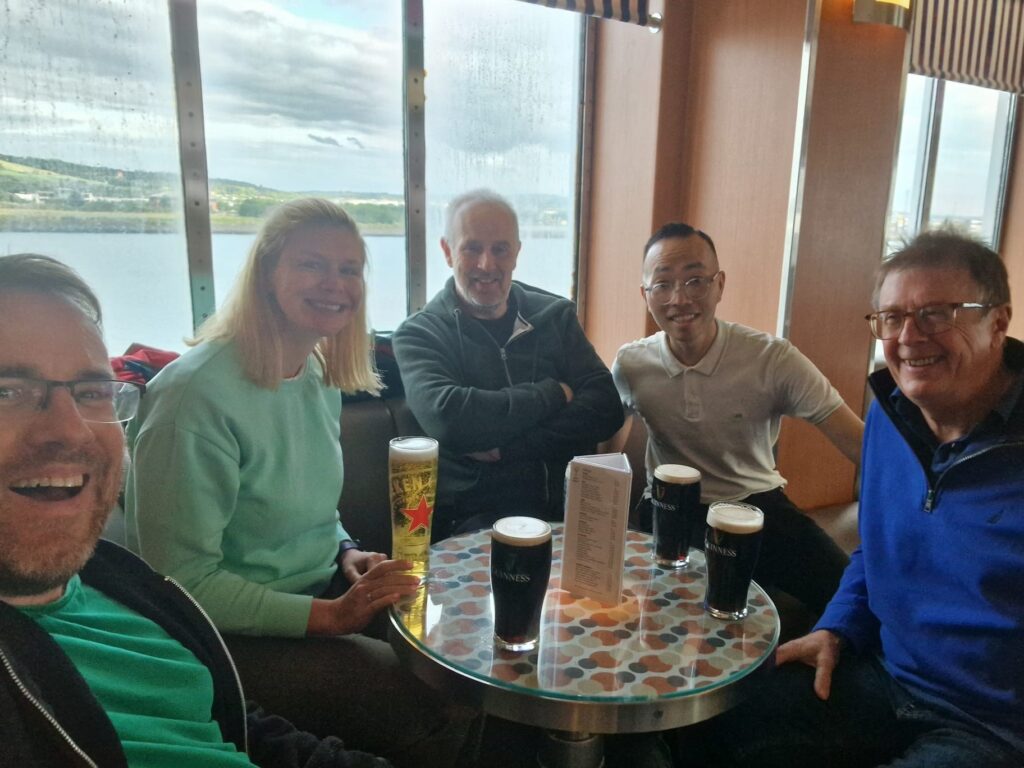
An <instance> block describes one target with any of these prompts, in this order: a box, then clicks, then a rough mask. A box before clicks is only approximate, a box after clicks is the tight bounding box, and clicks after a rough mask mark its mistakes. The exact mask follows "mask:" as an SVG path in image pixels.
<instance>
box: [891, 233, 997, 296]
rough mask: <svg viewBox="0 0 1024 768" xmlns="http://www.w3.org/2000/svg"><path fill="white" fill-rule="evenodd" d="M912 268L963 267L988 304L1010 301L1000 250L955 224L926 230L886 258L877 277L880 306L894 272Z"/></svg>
mask: <svg viewBox="0 0 1024 768" xmlns="http://www.w3.org/2000/svg"><path fill="white" fill-rule="evenodd" d="M909 269H961V270H963V271H965V272H967V273H968V274H970V276H971V279H972V280H974V282H975V283H977V285H978V287H979V288H981V293H982V295H981V296H980V297H979V298H980V299H981V301H983V302H984V303H986V304H996V305H1001V304H1009V303H1010V282H1009V280H1008V278H1007V276H1006V265H1004V264H1003V260H1002V259H1001V258H999V254H998V253H996V252H995V251H993V250H992V249H991V248H989V247H988V246H986V245H985V244H984V243H983V242H981V241H980V240H977V239H975V238H973V237H971V236H970V235H967V234H965V233H963V232H960V231H958V230H956V229H953V228H943V229H936V230H932V231H929V232H922V233H921V234H919V235H918V236H917V237H915V238H914V239H913V240H911V241H910V242H909V243H907V244H906V245H904V246H903V248H901V249H900V250H899V251H897V252H896V253H894V254H893V255H892V256H890V257H889V258H888V259H886V260H885V261H883V262H882V266H881V267H879V268H878V273H877V276H876V277H875V290H874V293H873V294H872V297H871V301H872V304H873V305H874V306H875V307H876V308H877V307H878V294H879V292H880V291H881V290H882V283H884V282H885V279H886V278H887V277H888V276H889V275H891V274H892V273H893V272H903V271H905V270H909Z"/></svg>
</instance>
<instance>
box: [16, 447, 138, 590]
mask: <svg viewBox="0 0 1024 768" xmlns="http://www.w3.org/2000/svg"><path fill="white" fill-rule="evenodd" d="M86 453H88V452H86ZM81 457H82V453H81V452H80V453H78V454H76V455H75V457H74V458H75V459H78V460H81ZM33 458H34V459H35V458H36V457H33ZM67 458H70V457H67ZM89 458H90V459H91V460H88V461H87V462H86V463H88V464H89V466H90V467H91V470H90V476H89V482H88V484H87V485H86V486H85V487H84V488H82V490H81V491H80V493H88V494H93V495H94V496H95V498H94V500H93V503H92V504H91V505H90V507H89V509H88V511H86V512H83V513H82V514H81V515H79V516H78V517H75V518H74V519H72V520H45V519H44V520H24V519H22V518H20V517H19V515H18V513H17V511H16V508H15V505H13V504H11V505H5V504H4V503H3V502H2V501H0V595H3V596H6V597H31V596H34V595H40V594H43V593H45V592H48V591H50V590H52V589H54V588H56V587H59V586H61V585H63V584H65V583H67V581H68V579H70V578H71V577H72V576H74V575H75V574H76V573H78V571H80V570H81V569H82V567H83V566H84V565H85V564H86V562H88V560H89V558H90V557H91V556H92V553H93V550H94V549H95V548H96V541H97V539H99V537H100V534H101V533H102V532H103V527H104V525H106V522H107V518H108V517H109V516H110V513H111V511H112V510H113V508H114V505H115V504H116V503H117V494H118V490H119V488H120V477H121V468H120V467H119V466H118V467H114V466H110V465H109V464H108V463H107V462H105V461H102V460H96V458H95V457H94V456H90V457H89ZM37 462H38V459H36V462H34V463H37ZM22 465H25V466H32V464H30V462H29V461H26V460H25V459H22V460H21V461H18V462H16V463H14V464H12V465H11V466H6V467H3V471H2V472H0V476H3V477H7V478H10V477H12V476H19V475H18V472H17V468H18V467H19V466H22ZM23 474H29V473H23Z"/></svg>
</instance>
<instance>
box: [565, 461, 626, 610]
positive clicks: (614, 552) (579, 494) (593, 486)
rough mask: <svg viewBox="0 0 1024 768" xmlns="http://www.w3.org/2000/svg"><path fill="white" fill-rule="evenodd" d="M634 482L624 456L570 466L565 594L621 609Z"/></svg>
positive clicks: (567, 475)
mask: <svg viewBox="0 0 1024 768" xmlns="http://www.w3.org/2000/svg"><path fill="white" fill-rule="evenodd" d="M632 478H633V471H632V470H631V469H630V466H629V459H628V458H626V454H624V453H606V454H600V455H597V456H577V457H576V458H575V459H573V460H572V461H571V462H569V467H568V469H567V470H566V483H565V486H566V488H565V538H564V540H563V541H564V544H563V549H562V589H565V590H567V591H569V592H571V593H572V594H573V595H576V596H577V597H590V598H592V599H594V600H597V601H598V602H600V603H604V604H605V605H618V603H619V600H620V598H621V595H622V569H623V557H624V553H625V547H626V525H627V522H628V518H629V492H630V485H631V483H632Z"/></svg>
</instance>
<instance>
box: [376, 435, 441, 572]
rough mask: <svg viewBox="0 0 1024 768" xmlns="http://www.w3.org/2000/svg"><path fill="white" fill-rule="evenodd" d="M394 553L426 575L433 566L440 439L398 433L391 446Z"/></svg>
mask: <svg viewBox="0 0 1024 768" xmlns="http://www.w3.org/2000/svg"><path fill="white" fill-rule="evenodd" d="M388 487H389V489H390V491H391V556H392V557H393V558H394V559H395V560H408V561H410V562H411V563H412V571H411V573H412V574H413V575H414V576H419V577H420V579H421V580H422V579H425V578H426V576H427V570H428V569H429V567H430V524H431V522H432V521H433V517H434V499H435V497H436V495H437V440H434V439H433V438H431V437H396V438H395V439H393V440H392V441H391V443H390V445H389V448H388Z"/></svg>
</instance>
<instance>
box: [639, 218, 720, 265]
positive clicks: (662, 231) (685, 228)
mask: <svg viewBox="0 0 1024 768" xmlns="http://www.w3.org/2000/svg"><path fill="white" fill-rule="evenodd" d="M691 235H696V236H697V237H699V238H700V239H701V240H703V241H704V242H705V243H707V244H708V247H709V248H711V253H713V254H714V255H715V260H716V261H717V260H718V251H717V250H715V243H714V241H712V239H711V237H710V236H709V235H708V234H707V233H706V232H702V231H701V230H699V229H697V228H696V227H691V226H690V225H689V224H684V223H683V222H681V221H670V222H669V223H668V224H662V225H661V226H660V227H658V230H657V231H656V232H655V233H654V234H653V235H651V237H650V239H649V240H648V241H647V245H645V246H644V254H643V256H644V258H645V259H646V258H647V252H648V251H649V250H651V246H653V245H654V244H655V243H659V242H661V241H662V240H671V239H672V238H675V237H679V238H683V237H690V236H691Z"/></svg>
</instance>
